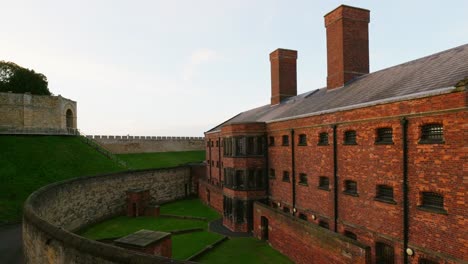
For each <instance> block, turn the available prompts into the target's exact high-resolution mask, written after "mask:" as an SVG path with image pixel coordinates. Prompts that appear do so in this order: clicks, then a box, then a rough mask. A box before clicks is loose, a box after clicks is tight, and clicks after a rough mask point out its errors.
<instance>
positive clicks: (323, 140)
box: [317, 132, 328, 146]
mask: <svg viewBox="0 0 468 264" xmlns="http://www.w3.org/2000/svg"><path fill="white" fill-rule="evenodd" d="M317 145H319V146H326V145H328V133H327V132H322V133H320V134H319V141H318V144H317Z"/></svg>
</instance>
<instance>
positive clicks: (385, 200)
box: [374, 197, 397, 204]
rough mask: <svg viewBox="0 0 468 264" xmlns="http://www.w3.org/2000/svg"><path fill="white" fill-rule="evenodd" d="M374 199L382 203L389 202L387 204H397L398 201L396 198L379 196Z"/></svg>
mask: <svg viewBox="0 0 468 264" xmlns="http://www.w3.org/2000/svg"><path fill="white" fill-rule="evenodd" d="M374 201H377V202H382V203H387V204H397V202H395V201H394V200H390V199H385V198H379V197H375V198H374Z"/></svg>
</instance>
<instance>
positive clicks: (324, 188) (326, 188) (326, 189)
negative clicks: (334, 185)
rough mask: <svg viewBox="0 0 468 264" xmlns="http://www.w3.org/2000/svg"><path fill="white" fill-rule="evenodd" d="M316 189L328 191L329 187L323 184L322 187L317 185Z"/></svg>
mask: <svg viewBox="0 0 468 264" xmlns="http://www.w3.org/2000/svg"><path fill="white" fill-rule="evenodd" d="M317 189H319V190H324V191H327V192H329V191H330V188H329V187H325V186H323V187H322V186H319V187H317Z"/></svg>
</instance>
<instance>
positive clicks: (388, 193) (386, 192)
mask: <svg viewBox="0 0 468 264" xmlns="http://www.w3.org/2000/svg"><path fill="white" fill-rule="evenodd" d="M375 198H376V200H380V201H387V202H394V200H393V188H392V187H390V186H387V185H377V190H376V196H375Z"/></svg>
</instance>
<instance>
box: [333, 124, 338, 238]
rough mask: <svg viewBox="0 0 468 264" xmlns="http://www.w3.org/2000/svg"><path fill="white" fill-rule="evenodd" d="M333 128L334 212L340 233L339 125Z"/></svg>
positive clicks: (335, 226) (335, 229) (336, 226)
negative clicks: (337, 132)
mask: <svg viewBox="0 0 468 264" xmlns="http://www.w3.org/2000/svg"><path fill="white" fill-rule="evenodd" d="M332 128H333V182H334V184H333V210H334V213H333V215H334V231H335V232H337V231H338V185H339V183H338V145H337V142H338V140H337V138H336V128H337V125H332Z"/></svg>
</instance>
